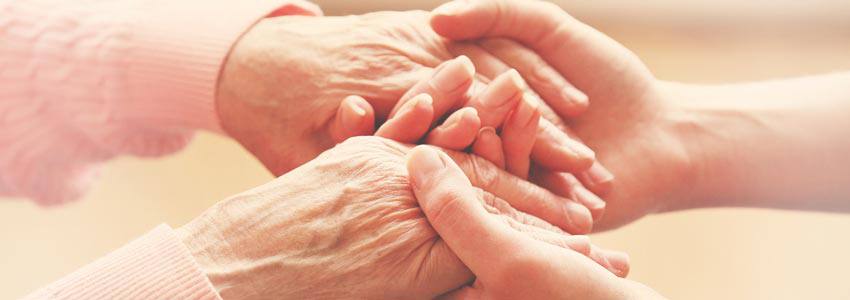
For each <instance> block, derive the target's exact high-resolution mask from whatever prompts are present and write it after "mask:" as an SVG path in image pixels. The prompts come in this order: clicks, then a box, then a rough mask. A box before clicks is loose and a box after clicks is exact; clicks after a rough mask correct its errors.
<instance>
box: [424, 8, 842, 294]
mask: <svg viewBox="0 0 850 300" xmlns="http://www.w3.org/2000/svg"><path fill="white" fill-rule="evenodd" d="M497 17H498V18H497ZM504 20H509V22H510V23H505V22H503V21H504ZM472 24H488V25H489V26H472ZM432 25H433V26H434V28H435V30H436V31H437V32H438V33H440V34H441V35H443V36H446V37H449V38H453V39H478V38H493V37H499V38H508V39H513V40H515V41H516V42H518V43H522V44H524V45H525V46H527V47H528V48H530V49H533V50H534V51H536V52H537V54H539V55H540V56H541V57H543V59H545V60H546V62H548V63H549V64H551V65H552V66H553V67H555V68H556V69H557V70H559V72H561V74H562V75H564V77H565V78H567V79H569V80H570V82H572V83H574V84H575V86H576V87H578V88H579V89H581V90H583V91H585V92H586V93H587V94H588V96H589V99H590V101H591V103H592V105H591V106H590V108H589V109H588V110H587V111H586V112H585V113H584V114H582V115H581V116H578V117H573V118H568V119H567V124H569V125H570V126H571V127H572V129H573V130H574V133H575V134H576V135H577V136H578V137H580V138H582V139H583V140H584V141H585V142H586V143H587V144H588V145H590V146H591V147H593V149H594V150H595V151H596V153H597V155H598V158H599V160H600V161H602V162H603V163H605V164H606V166H609V168H610V170H611V172H613V173H614V174H615V175H616V176H617V178H619V180H618V182H617V183H616V185H615V186H614V187H613V189H612V190H611V193H610V194H608V195H607V196H606V200H607V204H608V205H607V208H606V215H605V216H604V217H603V218H602V219H601V220H600V222H598V223H597V224H599V225H600V226H597V227H596V228H597V229H603V230H604V229H610V228H615V227H617V226H621V225H623V224H626V223H629V222H631V221H633V220H635V219H637V218H640V217H642V216H645V215H647V214H652V213H656V212H664V211H675V210H682V209H691V208H700V207H717V206H742V207H744V206H746V207H765V208H785V209H798V210H820V211H832V212H836V211H839V212H848V211H850V201H848V199H850V173H848V172H847V170H848V169H850V156H847V155H846V153H847V151H848V150H850V139H848V138H847V137H850V89H848V86H850V73H836V74H829V75H820V76H812V77H806V78H797V79H786V80H775V81H769V82H758V83H746V84H733V85H723V86H698V85H689V84H680V83H673V82H666V81H661V80H658V79H656V78H655V77H654V76H653V75H652V74H651V73H650V72H649V71H648V70H647V69H646V67H645V66H644V65H643V63H642V62H640V60H639V59H637V57H636V56H635V55H634V54H633V53H631V52H630V51H628V50H627V49H626V48H624V47H623V46H621V45H619V44H618V43H616V42H615V41H613V40H611V39H610V38H608V37H606V36H605V35H603V34H602V33H600V32H598V31H596V30H594V29H593V28H590V27H589V26H587V25H585V24H582V23H580V22H579V21H577V20H575V19H574V18H572V17H570V16H569V15H568V14H566V13H565V12H563V11H562V10H560V9H559V8H558V7H556V6H555V5H552V4H550V3H546V2H540V1H511V0H496V1H477V0H470V1H456V2H452V4H447V5H445V6H443V7H440V8H438V9H436V10H435V11H434V13H433V14H432ZM499 43H502V44H510V43H515V42H513V41H500V42H499ZM549 104H550V105H551V107H552V108H554V109H555V111H556V112H558V113H559V114H560V115H561V116H563V117H565V118H566V117H568V116H567V114H565V113H563V112H560V111H559V109H558V107H559V106H558V104H555V103H549ZM408 169H409V173H410V174H411V176H412V178H411V182H412V183H413V184H414V192H415V194H416V197H417V199H418V201H419V203H420V206H421V207H422V208H423V210H424V211H425V214H426V216H427V217H428V219H429V222H431V224H432V226H433V227H434V228H435V230H436V231H437V232H438V233H439V234H440V235H441V237H442V238H443V239H444V240H446V243H447V244H448V245H449V247H450V248H451V249H452V250H453V251H455V253H456V254H458V257H459V258H460V259H461V260H462V261H463V262H464V263H466V264H467V265H468V266H469V267H470V269H471V270H472V271H473V273H475V275H476V277H477V280H476V281H475V283H473V284H472V285H470V286H468V287H464V288H462V289H459V290H457V291H455V292H453V293H450V294H448V295H446V297H447V298H458V299H481V298H486V299H515V298H517V297H532V298H546V299H572V298H579V299H612V298H655V297H660V296H659V295H657V294H656V293H655V292H653V291H651V290H650V289H648V288H647V287H645V286H643V285H640V284H637V283H634V282H631V281H627V280H624V279H620V278H615V277H611V276H608V275H606V272H601V271H600V270H599V268H597V267H594V266H593V264H591V263H590V260H588V259H586V258H583V257H581V256H576V255H573V254H572V253H571V252H562V251H558V250H555V249H553V248H551V247H548V246H546V245H543V244H540V243H537V242H533V241H530V240H528V239H525V238H522V237H519V236H518V235H516V234H515V233H513V232H512V231H510V230H508V229H506V228H504V226H502V225H500V224H498V222H493V221H492V220H491V218H489V217H487V216H484V215H483V214H481V213H480V212H481V209H480V207H479V206H477V205H474V204H475V201H472V200H474V199H476V196H475V195H473V194H471V193H470V192H469V191H468V183H467V182H466V181H465V180H464V178H463V176H462V175H460V174H459V173H458V172H457V168H456V167H455V166H454V164H453V163H452V162H451V160H447V159H445V157H444V156H442V155H441V154H439V152H437V151H433V150H432V149H429V148H417V149H414V151H413V152H412V153H411V154H410V155H409V157H408ZM446 178H452V179H451V180H447V179H446ZM541 180H542V181H543V182H544V186H546V187H547V188H549V189H550V190H552V191H554V192H556V193H559V191H561V188H562V187H563V186H566V185H567V183H566V182H565V181H563V180H562V179H561V178H559V177H558V176H550V175H546V176H544V178H541ZM457 220H468V221H469V222H459V221H457ZM469 237H476V238H475V239H473V240H470V238H469ZM553 252H554V253H553ZM502 253H517V254H516V255H510V256H504V255H500V254H502ZM540 253H546V255H547V256H549V257H558V259H556V260H554V261H552V260H542V259H540V258H539V257H540V255H539V254H540ZM561 264H563V265H561ZM603 271H604V270H603ZM526 278H527V279H528V280H524V279H526Z"/></svg>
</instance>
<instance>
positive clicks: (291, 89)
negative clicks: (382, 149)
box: [217, 11, 453, 175]
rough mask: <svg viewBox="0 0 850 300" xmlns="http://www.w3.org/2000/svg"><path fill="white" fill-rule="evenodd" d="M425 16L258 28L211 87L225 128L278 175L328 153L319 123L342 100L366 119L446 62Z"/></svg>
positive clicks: (381, 113) (325, 122)
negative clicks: (362, 105)
mask: <svg viewBox="0 0 850 300" xmlns="http://www.w3.org/2000/svg"><path fill="white" fill-rule="evenodd" d="M427 20H428V14H427V13H425V12H421V11H419V12H382V13H372V14H367V15H362V16H347V17H321V18H317V17H303V16H286V17H278V18H270V19H265V20H263V21H261V22H260V23H259V24H257V25H256V26H255V27H254V28H252V29H251V30H250V31H249V32H248V33H247V34H246V35H245V36H244V37H243V38H242V39H241V40H240V41H239V42H238V43H237V45H236V46H235V47H234V49H233V51H232V53H231V55H230V58H229V59H228V61H227V63H226V65H225V68H224V71H223V74H222V79H221V82H220V86H219V91H218V99H217V106H218V111H219V115H220V118H221V123H222V126H223V127H224V129H225V131H226V132H227V133H228V134H230V135H231V136H233V137H234V138H236V139H237V140H238V141H239V142H240V143H241V144H242V145H243V146H245V147H246V148H247V149H248V150H249V151H251V152H252V153H253V154H254V155H256V156H257V157H258V158H259V159H260V160H261V161H262V162H263V163H264V164H265V165H266V167H268V168H269V169H270V170H271V171H272V172H273V173H274V174H276V175H279V174H282V173H284V172H286V171H288V170H291V169H293V168H295V167H297V166H298V165H300V164H302V163H304V162H306V161H308V160H310V159H312V158H314V157H316V156H317V155H318V154H319V153H321V152H322V151H324V150H326V149H329V148H331V147H332V146H333V145H334V144H335V141H334V140H333V138H332V137H331V135H330V134H329V130H328V126H329V123H330V121H331V120H332V119H333V117H334V113H335V111H336V109H337V107H338V106H339V103H340V102H341V101H342V100H343V99H344V98H345V97H347V96H349V95H360V96H363V97H364V98H366V99H367V100H368V101H369V102H370V103H371V104H372V105H373V106H374V108H375V113H376V120H377V121H381V120H382V119H384V118H386V117H387V115H388V114H389V111H390V110H391V109H392V108H393V106H394V105H395V104H396V102H397V101H398V99H399V98H401V96H402V95H403V94H404V93H405V92H406V91H407V89H408V88H410V87H411V86H412V85H413V84H414V83H415V82H416V81H418V80H419V79H421V78H425V77H426V76H427V75H428V74H430V73H431V70H432V69H431V68H433V67H436V66H437V65H438V64H439V63H441V62H443V61H445V60H447V59H451V58H453V55H451V54H450V53H449V52H448V51H447V50H446V49H445V42H444V40H443V39H442V38H440V37H438V36H437V35H436V34H435V33H434V32H433V31H432V30H431V29H430V28H429V27H428V21H427Z"/></svg>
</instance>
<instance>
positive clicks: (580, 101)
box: [561, 85, 590, 116]
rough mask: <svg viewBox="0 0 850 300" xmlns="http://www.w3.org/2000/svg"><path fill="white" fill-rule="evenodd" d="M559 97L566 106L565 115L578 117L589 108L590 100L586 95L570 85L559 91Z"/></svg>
mask: <svg viewBox="0 0 850 300" xmlns="http://www.w3.org/2000/svg"><path fill="white" fill-rule="evenodd" d="M561 97H562V98H563V101H564V102H565V103H566V104H567V107H568V108H567V109H566V110H565V113H566V114H567V115H569V116H578V115H580V114H581V113H583V112H585V111H586V110H587V108H588V107H589V106H590V98H589V97H588V96H587V94H585V93H584V92H582V91H580V90H579V89H577V88H576V87H574V86H572V85H568V86H565V87H564V88H563V89H561Z"/></svg>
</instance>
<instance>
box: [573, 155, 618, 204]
mask: <svg viewBox="0 0 850 300" xmlns="http://www.w3.org/2000/svg"><path fill="white" fill-rule="evenodd" d="M578 177H579V179H580V180H581V182H582V184H584V186H586V187H587V188H588V189H589V190H591V191H593V193H595V194H597V195H601V196H604V195H607V194H608V193H610V192H611V189H613V188H614V181H615V179H616V178H615V176H614V174H613V173H611V171H609V170H608V169H607V168H605V166H603V165H602V164H601V163H600V162H598V161H595V162H594V163H593V165H592V166H591V167H590V168H589V169H587V171H584V172H582V173H580V174H579V176H578Z"/></svg>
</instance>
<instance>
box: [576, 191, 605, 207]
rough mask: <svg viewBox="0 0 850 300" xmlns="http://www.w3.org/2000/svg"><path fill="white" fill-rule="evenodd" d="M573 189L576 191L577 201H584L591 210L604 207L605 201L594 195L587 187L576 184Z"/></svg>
mask: <svg viewBox="0 0 850 300" xmlns="http://www.w3.org/2000/svg"><path fill="white" fill-rule="evenodd" d="M574 191H575V193H576V197H578V198H579V199H578V200H579V202H581V203H584V205H585V206H587V208H589V209H590V210H591V212H592V211H593V210H602V209H605V201H603V200H602V199H601V198H599V197H598V196H596V194H594V193H592V192H590V191H589V190H588V189H586V188H583V187H580V186H578V187H576V188H575V190H574Z"/></svg>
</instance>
